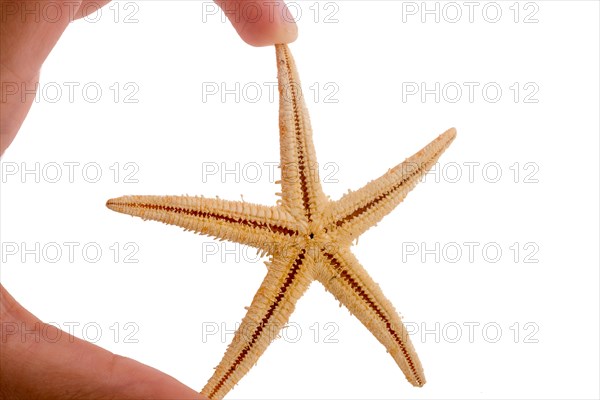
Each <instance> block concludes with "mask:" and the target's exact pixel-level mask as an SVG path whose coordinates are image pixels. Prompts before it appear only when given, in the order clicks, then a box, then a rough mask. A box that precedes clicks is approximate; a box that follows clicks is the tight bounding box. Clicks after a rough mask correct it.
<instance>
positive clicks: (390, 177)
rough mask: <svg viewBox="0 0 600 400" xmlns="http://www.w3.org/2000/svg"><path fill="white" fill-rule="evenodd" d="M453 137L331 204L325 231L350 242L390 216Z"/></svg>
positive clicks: (447, 134) (439, 139)
mask: <svg viewBox="0 0 600 400" xmlns="http://www.w3.org/2000/svg"><path fill="white" fill-rule="evenodd" d="M455 137H456V130H455V129H454V128H452V129H449V130H447V131H446V132H444V133H443V134H441V135H440V136H438V137H437V138H436V139H435V140H433V141H432V142H431V143H429V144H428V145H427V146H425V147H424V148H423V149H421V150H420V151H419V152H418V153H416V154H414V155H413V156H412V157H410V158H408V159H406V160H405V161H404V162H403V163H401V164H399V165H397V166H396V167H394V168H392V169H390V170H389V171H388V172H387V173H385V174H384V175H383V176H381V177H379V178H377V179H375V180H374V181H371V182H369V183H368V184H366V185H365V186H364V187H362V188H361V189H359V190H357V191H355V192H350V193H348V194H346V195H345V196H343V197H342V198H341V199H340V200H338V201H336V202H335V203H332V205H331V206H330V208H329V210H327V212H326V215H325V220H326V223H325V226H326V227H327V230H330V231H338V232H339V233H338V234H340V238H341V239H342V240H343V241H345V242H351V241H352V240H354V239H356V238H357V237H358V236H360V235H361V234H362V233H364V232H365V231H366V230H367V229H369V228H370V227H372V226H373V225H375V224H376V223H377V222H379V221H380V220H381V219H382V218H383V217H384V216H386V215H387V214H389V213H390V212H391V211H392V210H393V209H394V208H395V207H396V206H397V205H398V204H400V203H401V202H402V200H404V198H405V197H406V195H407V194H408V193H409V192H410V191H411V190H412V189H413V188H414V187H415V186H416V185H417V183H419V180H420V179H421V177H423V176H424V175H425V174H426V173H427V171H428V170H429V169H430V168H431V167H432V166H433V165H434V164H435V163H436V162H437V160H438V158H439V157H440V156H441V155H442V153H443V152H444V151H445V150H446V149H447V148H448V146H450V143H452V141H453V140H454V138H455Z"/></svg>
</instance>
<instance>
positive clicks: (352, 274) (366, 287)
mask: <svg viewBox="0 0 600 400" xmlns="http://www.w3.org/2000/svg"><path fill="white" fill-rule="evenodd" d="M323 258H324V260H323V261H324V262H323V267H322V269H321V270H320V271H319V272H318V274H317V280H319V281H320V282H321V283H322V284H323V286H325V289H326V290H327V291H329V292H331V293H332V294H333V295H334V296H335V298H336V299H337V300H339V301H340V303H341V304H343V305H344V306H346V308H348V310H349V311H350V313H352V314H353V315H355V316H356V317H357V318H358V319H359V320H360V322H362V323H363V325H364V326H366V327H367V329H369V331H371V333H372V334H373V335H374V336H375V337H376V338H377V340H379V342H381V344H383V345H384V346H385V348H386V349H387V351H388V353H389V354H390V355H391V356H392V357H393V358H394V361H396V364H398V366H399V367H400V369H401V370H402V372H403V373H404V375H405V376H406V379H407V380H408V381H409V382H410V383H411V384H413V385H414V386H423V385H424V384H425V375H424V373H423V367H422V366H421V362H420V361H419V358H418V356H417V353H416V351H415V349H414V347H413V345H412V343H411V341H410V338H409V336H408V333H407V331H406V328H405V327H404V324H403V323H402V321H401V319H400V316H399V315H398V313H397V312H396V310H395V309H394V306H393V305H392V303H390V301H389V300H388V299H387V298H386V297H385V296H384V295H383V293H382V291H381V289H380V288H379V285H378V284H377V283H375V282H374V281H373V279H372V278H371V277H370V276H369V275H368V274H367V272H366V271H365V270H364V268H363V267H362V266H361V265H360V263H359V262H358V260H356V258H355V257H354V255H353V254H352V253H351V252H350V251H349V250H342V251H339V252H332V253H328V252H327V251H324V252H323Z"/></svg>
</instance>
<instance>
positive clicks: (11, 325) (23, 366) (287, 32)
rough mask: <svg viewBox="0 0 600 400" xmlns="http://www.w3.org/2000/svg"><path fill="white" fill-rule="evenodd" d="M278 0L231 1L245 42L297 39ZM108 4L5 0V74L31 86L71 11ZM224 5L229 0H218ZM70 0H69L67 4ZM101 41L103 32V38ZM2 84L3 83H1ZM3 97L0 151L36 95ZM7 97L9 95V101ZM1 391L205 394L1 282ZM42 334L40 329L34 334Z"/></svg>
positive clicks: (92, 395)
mask: <svg viewBox="0 0 600 400" xmlns="http://www.w3.org/2000/svg"><path fill="white" fill-rule="evenodd" d="M273 1H277V2H278V3H280V4H279V7H277V8H276V9H278V10H285V5H284V4H283V1H282V0H271V1H270V2H264V3H263V2H261V1H253V0H227V6H226V8H225V9H226V10H228V11H229V12H228V13H226V15H227V16H228V17H229V18H230V21H231V23H232V25H233V27H234V28H235V30H236V31H237V33H238V34H239V35H240V37H241V38H242V39H243V40H244V41H245V42H246V43H248V44H250V45H253V46H267V45H273V44H275V43H290V42H293V41H294V40H295V39H296V37H297V34H298V30H297V27H296V24H295V23H294V22H291V21H289V18H285V17H284V15H283V13H282V12H277V13H272V12H269V11H270V9H269V8H268V7H273ZM87 2H91V3H94V4H96V5H105V4H107V3H109V0H80V1H69V2H63V1H57V2H56V3H57V4H58V6H59V7H63V8H65V7H68V9H65V10H64V11H65V12H63V13H62V15H63V16H64V18H62V19H59V20H58V21H54V20H53V21H52V22H50V21H44V20H43V18H42V19H40V20H39V21H38V22H36V21H34V20H33V19H32V18H27V19H25V20H24V21H23V18H22V16H21V15H20V14H19V13H18V12H17V13H12V12H11V13H10V15H9V13H8V12H6V11H7V10H14V8H13V6H16V7H20V2H19V1H14V0H0V10H2V12H4V13H5V14H4V15H2V18H0V21H1V22H0V81H1V83H5V82H19V83H20V82H26V83H27V85H26V87H32V86H33V85H34V84H35V83H36V82H38V80H39V76H40V69H41V67H42V64H43V63H44V60H45V59H46V58H47V56H48V54H49V53H50V51H51V50H52V48H53V47H54V46H55V44H56V43H57V41H58V40H59V38H60V37H61V35H62V34H63V32H64V31H65V30H66V29H67V27H68V25H69V23H70V16H71V15H72V16H75V17H76V18H81V17H85V14H83V11H82V10H90V12H93V11H94V10H95V8H94V7H86V3H87ZM215 2H216V3H217V4H218V5H219V6H221V7H222V8H223V5H224V3H225V0H215ZM66 3H68V4H66ZM247 3H255V5H256V6H257V7H259V8H260V9H262V10H263V11H264V12H262V13H261V15H262V16H264V18H261V19H258V20H255V19H254V18H253V16H249V17H250V18H252V21H251V22H249V21H246V20H245V19H244V18H245V17H246V16H248V15H247V13H240V14H239V15H235V10H242V9H243V6H242V4H247ZM98 40H102V38H98ZM4 88H5V85H4V84H3V85H2V90H4ZM2 100H3V101H2V102H0V154H4V151H5V150H6V149H7V148H8V147H9V145H10V144H11V143H12V141H13V139H14V138H15V136H16V135H17V133H18V131H19V129H20V127H21V125H22V123H23V121H24V120H25V118H26V116H27V113H28V111H29V109H30V107H31V104H32V102H33V96H27V97H26V101H25V102H23V101H21V96H19V95H14V96H5V93H2ZM5 100H6V101H5ZM0 326H2V327H3V330H2V331H1V332H0V333H1V335H0V336H1V337H0V398H1V399H33V398H35V399H115V398H118V399H202V398H204V397H202V396H201V395H200V394H199V393H198V392H196V391H195V390H193V389H191V388H189V387H187V386H185V385H184V384H182V383H181V382H179V381H177V380H176V379H175V378H173V377H171V376H169V375H167V374H164V373H162V372H160V371H158V370H156V369H154V368H152V367H149V366H147V365H144V364H141V363H139V362H137V361H135V360H132V359H130V358H126V357H122V356H119V355H116V354H113V353H111V352H109V351H107V350H104V349H102V348H100V347H98V346H95V345H93V344H91V343H88V342H86V341H84V340H81V339H78V338H76V337H73V336H71V335H69V334H68V333H66V332H63V333H62V334H61V335H54V334H52V332H53V330H56V329H57V328H55V327H53V326H47V325H45V324H44V322H42V321H40V320H39V319H38V318H37V317H35V315H33V314H32V313H30V312H29V311H27V310H26V309H25V308H24V307H23V306H21V305H20V304H19V302H17V300H15V299H14V298H13V297H12V296H11V295H10V294H9V293H8V292H7V291H6V289H5V288H4V287H3V286H1V285H0ZM25 330H26V331H27V332H31V331H34V330H38V331H40V332H41V331H44V334H45V335H46V336H48V337H60V339H59V340H58V341H56V342H55V341H48V340H39V341H37V342H36V341H35V338H36V335H35V334H28V335H22V334H21V331H25ZM37 336H38V337H39V336H40V335H37Z"/></svg>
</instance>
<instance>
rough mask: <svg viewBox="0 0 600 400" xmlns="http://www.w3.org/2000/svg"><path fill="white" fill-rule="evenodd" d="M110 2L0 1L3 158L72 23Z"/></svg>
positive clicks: (0, 151) (0, 136) (0, 143)
mask: <svg viewBox="0 0 600 400" xmlns="http://www.w3.org/2000/svg"><path fill="white" fill-rule="evenodd" d="M108 2H109V1H108V0H83V1H82V0H79V1H43V2H41V1H18V0H0V20H2V24H1V25H0V80H1V83H2V101H1V102H0V155H2V154H3V153H4V150H6V148H7V147H8V146H9V145H10V143H11V142H12V141H13V139H14V138H15V135H16V134H17V132H18V131H19V129H20V128H21V125H22V124H23V121H24V120H25V117H26V116H27V113H28V112H29V109H30V108H31V105H32V104H33V100H34V98H35V96H34V95H33V94H32V93H33V92H34V89H35V88H36V85H37V83H38V80H39V71H40V68H41V66H42V63H43V62H44V61H45V60H46V58H47V57H48V54H50V51H51V50H52V49H53V48H54V46H55V45H56V42H57V41H58V39H59V38H60V36H61V35H62V33H63V32H64V31H65V29H66V28H67V26H68V25H69V23H70V22H71V21H72V20H73V19H74V18H79V17H82V16H86V15H87V14H89V13H92V12H95V11H96V10H97V9H98V8H100V7H101V6H103V5H105V4H106V3H108Z"/></svg>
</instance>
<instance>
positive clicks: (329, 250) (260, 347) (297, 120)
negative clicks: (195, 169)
mask: <svg viewBox="0 0 600 400" xmlns="http://www.w3.org/2000/svg"><path fill="white" fill-rule="evenodd" d="M275 49H276V56H277V70H278V87H279V98H280V100H279V129H280V135H279V139H280V153H281V165H280V167H281V193H278V195H280V196H281V199H280V201H279V202H278V204H277V205H276V206H273V207H268V206H264V205H258V204H251V203H246V202H241V201H228V200H223V199H208V198H204V197H192V196H124V197H119V198H116V199H111V200H108V202H107V203H106V205H107V207H108V208H110V209H111V210H114V211H117V212H121V213H125V214H129V215H133V216H137V217H141V218H143V219H145V220H155V221H161V222H164V223H166V224H170V225H177V226H180V227H182V228H184V229H185V230H191V231H194V232H196V233H200V234H204V235H209V236H213V237H215V238H218V239H221V240H229V241H234V242H238V243H241V244H244V245H248V246H252V247H256V248H258V249H259V250H261V251H262V253H263V254H266V255H268V256H269V257H270V261H269V262H268V263H267V267H268V271H267V273H266V276H265V278H264V280H263V282H262V284H261V286H260V288H259V289H258V292H257V293H256V295H255V296H254V299H253V300H252V303H251V305H250V307H249V308H248V309H247V310H248V311H247V313H246V316H245V317H244V319H243V320H242V323H241V325H240V326H239V329H238V330H237V332H236V333H235V336H234V338H233V340H232V342H231V344H230V345H229V346H228V348H227V350H226V352H225V355H224V356H223V359H222V360H221V362H220V363H219V365H218V366H217V367H216V369H215V372H214V374H213V376H212V377H211V378H210V380H209V381H208V383H207V384H206V386H205V387H204V389H203V390H202V393H203V394H204V395H205V396H207V397H209V398H210V399H221V398H223V397H224V396H225V395H226V394H227V393H228V392H229V391H230V390H231V389H232V388H233V387H234V386H235V385H236V384H237V383H238V382H239V380H240V379H241V378H242V377H243V376H244V375H245V374H246V373H248V371H249V370H250V368H252V366H254V364H255V363H256V362H257V360H258V358H259V357H260V356H261V355H262V354H263V353H264V351H265V350H266V348H267V346H269V344H270V343H271V342H272V341H273V340H274V339H276V337H277V334H278V333H279V332H280V330H281V329H282V328H283V327H284V326H285V324H286V323H287V322H288V320H289V318H290V315H291V314H292V312H293V311H294V307H295V304H296V302H297V301H298V299H299V298H300V297H301V296H302V295H303V293H304V292H305V291H306V290H307V288H308V287H309V285H310V284H311V282H312V281H315V280H316V281H319V282H320V283H321V284H322V285H323V286H324V287H325V289H326V290H327V291H329V292H331V293H332V294H333V295H334V296H335V297H336V299H337V300H338V301H339V302H340V303H341V304H344V305H345V306H346V307H347V308H348V310H349V311H350V312H351V313H352V314H354V315H355V316H356V317H357V318H358V319H359V320H360V321H361V322H362V323H363V324H364V325H365V326H366V327H367V329H369V330H370V331H371V333H372V334H373V335H374V336H375V337H376V338H377V339H378V340H379V342H381V344H383V345H384V346H385V348H386V349H387V351H388V353H389V354H390V355H391V356H392V357H393V359H394V360H395V362H396V363H397V364H398V366H399V367H400V369H401V370H402V372H403V373H404V375H405V376H406V379H407V380H408V381H409V382H410V383H411V384H413V385H414V386H423V385H424V384H425V376H424V374H423V368H422V366H421V362H420V361H419V358H418V356H417V354H416V352H415V349H414V347H413V345H412V343H411V341H410V338H409V335H408V333H407V331H406V328H405V327H404V324H403V323H402V321H401V318H400V316H399V315H398V313H397V312H396V311H395V309H394V307H393V306H392V304H391V303H390V301H389V300H388V299H387V298H386V297H385V296H384V295H383V293H382V291H381V289H380V288H379V286H378V285H377V283H375V282H374V281H373V279H371V277H370V276H369V275H368V274H367V272H366V271H365V270H364V268H363V267H362V266H361V264H360V263H359V262H358V260H357V259H356V258H355V257H354V255H353V254H352V253H351V251H350V246H351V245H352V243H353V241H354V240H355V239H357V238H358V236H359V235H361V234H362V233H363V232H365V231H366V230H367V229H369V228H370V227H371V226H373V225H375V224H376V223H377V222H378V221H380V220H381V219H382V218H383V217H384V216H385V215H387V214H388V213H389V212H390V211H392V210H393V209H394V208H395V207H396V205H398V204H399V203H400V202H402V200H404V198H405V197H406V195H407V194H408V192H409V191H410V190H412V189H413V188H414V186H415V185H416V184H417V183H418V182H419V180H420V178H421V177H422V176H423V175H424V174H425V173H426V172H427V171H428V170H429V169H430V168H431V167H432V166H433V165H434V164H435V163H436V162H437V160H438V158H439V157H440V155H441V154H442V153H443V152H444V150H446V148H447V147H448V146H449V145H450V143H451V142H452V141H453V140H454V138H455V136H456V131H455V129H453V128H452V129H449V130H447V131H446V132H444V133H443V134H441V135H440V136H439V137H437V138H436V139H435V140H433V141H432V142H431V143H429V144H428V145H427V146H426V147H424V148H423V149H422V150H420V151H419V152H418V153H416V154H415V155H413V156H412V157H410V158H408V159H406V160H405V161H404V162H402V163H401V164H399V165H397V166H396V167H394V168H392V169H390V170H388V171H387V173H385V174H384V175H383V176H381V177H380V178H378V179H376V180H373V181H371V182H369V183H368V184H366V185H365V186H364V187H363V188H362V189H359V190H357V191H354V192H349V193H348V194H346V195H344V196H343V197H342V198H341V199H340V200H338V201H330V200H329V199H328V197H326V196H325V194H324V193H323V190H322V189H321V183H320V180H319V176H318V168H317V158H316V156H315V149H314V145H313V142H312V129H311V124H310V120H309V116H308V111H307V109H306V105H305V103H304V100H303V97H302V90H301V87H300V79H299V76H298V72H297V70H296V65H295V62H294V59H293V58H292V54H291V52H290V50H289V48H288V46H287V45H285V44H280V45H276V46H275Z"/></svg>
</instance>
